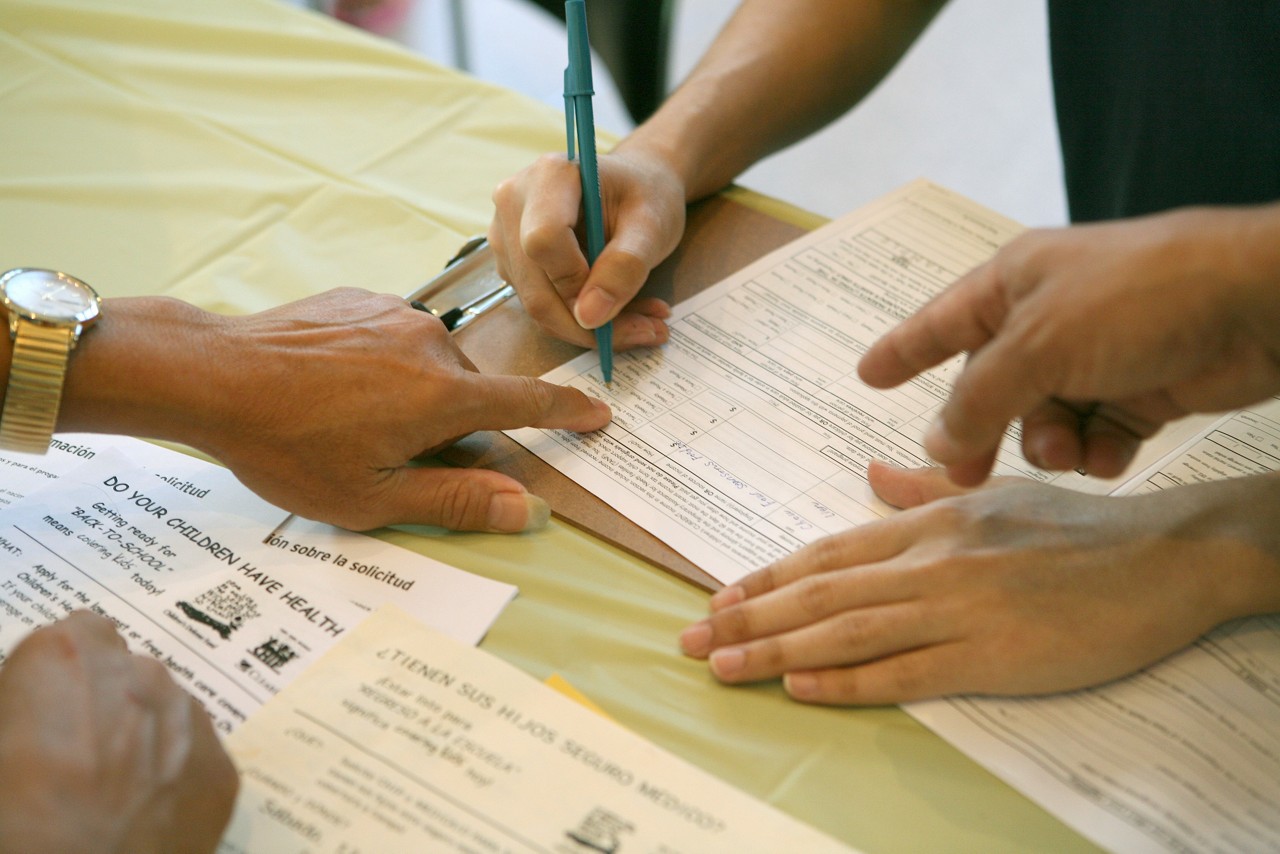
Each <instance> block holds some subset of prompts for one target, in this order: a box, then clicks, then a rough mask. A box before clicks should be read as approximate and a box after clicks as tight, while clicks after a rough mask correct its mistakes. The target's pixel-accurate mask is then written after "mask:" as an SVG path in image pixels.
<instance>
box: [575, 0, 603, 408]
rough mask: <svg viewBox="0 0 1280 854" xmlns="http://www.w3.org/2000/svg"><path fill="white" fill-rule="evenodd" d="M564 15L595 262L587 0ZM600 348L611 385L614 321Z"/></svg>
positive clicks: (599, 331) (599, 242)
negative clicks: (567, 33)
mask: <svg viewBox="0 0 1280 854" xmlns="http://www.w3.org/2000/svg"><path fill="white" fill-rule="evenodd" d="M564 16H565V24H566V25H567V26H568V31H569V67H568V68H566V69H565V70H564V125H565V128H564V129H565V137H566V138H567V140H568V149H569V160H573V159H574V139H575V138H576V139H577V155H578V157H577V159H578V169H579V172H580V173H581V174H582V207H583V212H584V216H585V218H586V222H587V264H588V265H590V266H595V263H596V259H597V258H599V257H600V253H601V252H602V251H603V250H604V211H603V209H602V208H601V205H600V171H599V169H598V168H597V164H596V125H595V115H594V113H593V112H592V108H591V96H592V95H594V94H595V89H594V87H593V84H592V81H591V44H590V42H589V41H588V38H587V5H586V2H585V0H565V4H564ZM596 349H597V350H599V351H600V373H601V374H602V375H603V376H604V382H605V385H610V384H611V383H612V382H613V322H612V321H610V322H609V323H606V324H604V325H603V326H599V327H596Z"/></svg>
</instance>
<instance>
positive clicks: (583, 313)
mask: <svg viewBox="0 0 1280 854" xmlns="http://www.w3.org/2000/svg"><path fill="white" fill-rule="evenodd" d="M617 302H618V301H617V300H616V299H614V298H613V297H612V296H611V295H609V294H608V293H607V292H605V291H602V290H600V288H592V289H591V290H589V291H587V292H586V293H585V294H582V295H581V296H579V297H578V299H577V301H575V302H574V304H573V318H574V320H576V321H578V325H579V326H581V327H582V328H583V329H595V328H596V327H597V326H600V325H601V324H603V323H604V322H605V320H607V319H608V318H609V312H611V311H613V307H614V305H615V304H617Z"/></svg>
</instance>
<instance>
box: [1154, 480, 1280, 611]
mask: <svg viewBox="0 0 1280 854" xmlns="http://www.w3.org/2000/svg"><path fill="white" fill-rule="evenodd" d="M1163 495H1166V496H1168V498H1169V500H1170V502H1171V503H1174V504H1175V505H1180V508H1179V507H1175V509H1173V510H1172V512H1171V513H1169V517H1168V518H1169V519H1170V520H1171V527H1169V528H1168V529H1166V534H1165V535H1166V536H1168V537H1169V538H1170V539H1172V540H1175V541H1181V542H1184V543H1186V544H1187V545H1188V546H1189V547H1194V546H1195V545H1196V544H1200V545H1202V546H1205V547H1206V548H1205V549H1204V553H1205V554H1208V555H1212V561H1211V565H1209V566H1206V567H1200V568H1199V569H1198V570H1197V571H1198V572H1199V573H1200V574H1201V577H1202V580H1203V582H1204V600H1205V602H1206V607H1207V608H1208V609H1209V613H1210V614H1211V615H1212V616H1213V618H1214V620H1213V624H1215V625H1216V624H1218V623H1223V622H1226V621H1227V620H1232V619H1237V618H1240V617H1248V616H1253V615H1257V614H1266V613H1276V612H1280V526H1277V525H1276V524H1275V522H1276V517H1275V514H1276V508H1277V507H1280V472H1268V473H1266V474H1257V475H1251V476H1245V477H1237V478H1232V479H1229V480H1224V481H1215V482H1212V483H1204V484H1195V485H1188V486H1184V487H1180V488H1178V489H1175V490H1171V491H1169V492H1167V493H1163ZM1162 512H1168V505H1165V506H1164V507H1163V508H1162ZM1206 570H1207V571H1206Z"/></svg>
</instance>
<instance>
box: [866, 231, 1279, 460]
mask: <svg viewBox="0 0 1280 854" xmlns="http://www.w3.org/2000/svg"><path fill="white" fill-rule="evenodd" d="M1277 247H1280V206H1270V207H1263V208H1254V209H1221V210H1208V209H1204V210H1200V209H1189V210H1184V211H1178V212H1174V213H1170V214H1162V215H1159V216H1152V217H1147V218H1143V219H1135V220H1126V221H1119V222H1115V223H1108V224H1102V225H1088V226H1077V227H1074V228H1067V229H1056V230H1046V231H1033V232H1029V233H1027V234H1025V235H1023V236H1021V237H1019V238H1017V239H1016V240H1014V241H1012V242H1010V243H1009V244H1008V245H1006V246H1005V247H1004V248H1003V249H1001V250H1000V251H999V252H998V253H997V254H996V256H995V257H994V258H993V259H992V260H991V261H990V262H988V263H987V264H984V265H982V266H981V267H979V268H977V269H976V270H974V271H973V272H972V273H969V274H968V275H966V276H964V277H962V278H961V279H960V280H958V281H957V282H956V283H955V284H954V285H952V286H951V287H950V288H949V289H948V290H947V291H945V292H944V293H943V294H941V295H940V296H938V297H937V298H936V299H934V300H933V301H931V302H930V303H929V304H928V305H926V306H925V307H924V308H922V309H921V310H920V311H919V312H917V313H916V314H915V315H913V316H912V317H910V318H908V319H907V320H905V321H904V322H903V323H902V324H901V325H899V326H898V327H897V328H896V329H894V330H892V331H891V332H889V333H888V334H887V335H885V336H884V337H883V338H881V339H880V340H879V341H878V342H876V344H875V345H874V346H873V347H872V348H871V349H870V350H868V351H867V353H866V355H865V356H864V357H863V358H862V360H861V362H860V364H859V366H858V372H859V374H860V375H861V377H862V378H863V379H864V380H865V381H866V382H867V383H869V384H870V385H872V386H875V387H877V388H888V387H891V386H894V385H897V384H899V383H902V382H905V381H906V380H908V379H910V378H911V377H913V376H915V375H916V374H918V373H920V372H921V371H923V370H926V369H927V368H929V367H932V366H933V365H936V364H938V363H940V362H942V361H943V360H945V359H948V358H950V357H951V356H954V355H956V354H957V353H961V352H967V353H968V354H969V357H968V360H967V362H966V364H965V366H964V369H963V371H962V372H961V374H960V376H959V378H958V379H957V381H956V384H955V387H954V389H953V390H952V393H951V396H950V399H949V400H948V401H947V403H946V405H945V406H944V407H943V409H942V411H941V413H940V414H939V417H938V419H937V421H936V422H935V424H934V426H933V429H932V430H931V431H930V433H929V434H928V436H927V439H926V442H925V447H926V449H927V450H928V451H929V453H930V455H931V456H933V458H934V459H936V460H937V461H938V462H940V463H942V464H944V465H946V466H947V468H948V471H949V473H950V474H951V475H952V477H953V479H955V480H956V482H957V483H960V484H962V485H974V484H976V483H979V482H981V480H982V479H983V478H985V477H986V476H987V474H988V473H989V472H990V470H991V466H992V463H993V461H994V458H995V453H996V450H997V448H998V446H999V443H1000V439H1001V437H1002V435H1003V433H1004V430H1005V429H1006V427H1007V426H1008V424H1009V423H1010V422H1011V421H1012V420H1013V419H1014V418H1017V417H1019V416H1023V417H1024V430H1023V440H1022V445H1023V451H1024V454H1025V456H1026V457H1027V459H1028V460H1030V461H1031V462H1032V463H1035V464H1037V465H1040V466H1041V467H1043V468H1047V469H1054V470H1065V469H1070V468H1083V469H1084V470H1085V471H1087V472H1089V473H1091V474H1096V475H1099V476H1102V477H1114V476H1116V475H1118V474H1120V473H1121V471H1123V469H1124V467H1125V466H1126V465H1127V464H1128V462H1129V461H1130V459H1131V458H1132V456H1133V454H1134V453H1135V451H1136V449H1137V447H1138V444H1139V443H1140V441H1141V440H1142V439H1143V438H1145V437H1148V436H1150V435H1152V434H1153V433H1154V432H1155V431H1156V430H1157V429H1158V428H1159V427H1160V426H1161V425H1163V424H1164V423H1165V422H1167V421H1170V420H1173V419H1175V418H1178V417H1181V416H1183V415H1185V414H1187V413H1189V412H1209V411H1223V410H1228V409H1233V408H1236V407H1239V406H1244V405H1247V404H1250V403H1254V402H1256V401H1258V400H1261V399H1263V398H1265V397H1266V396H1268V395H1270V394H1274V393H1276V392H1277V391H1280V333H1277V329H1280V324H1278V323H1277V321H1278V320H1280V289H1277V288H1276V282H1277V281H1280V249H1278V248H1277Z"/></svg>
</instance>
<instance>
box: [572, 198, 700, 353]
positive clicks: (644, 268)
mask: <svg viewBox="0 0 1280 854" xmlns="http://www.w3.org/2000/svg"><path fill="white" fill-rule="evenodd" d="M678 226H679V227H678V228H675V229H673V228H671V225H670V224H669V223H667V222H665V221H664V219H663V218H660V217H658V216H656V215H654V214H652V213H651V212H640V211H637V212H634V213H630V215H629V216H628V217H626V218H622V217H620V219H619V225H618V226H617V228H616V230H615V231H614V233H613V235H612V236H611V237H610V238H609V242H608V243H607V244H605V247H604V250H603V251H601V253H600V257H599V258H597V259H596V262H595V264H593V265H592V266H591V271H590V272H589V273H588V275H587V281H586V282H585V283H584V284H583V286H582V290H581V291H580V292H579V293H578V298H577V300H576V301H575V302H574V306H573V316H574V318H575V319H576V320H577V321H578V323H579V324H581V325H582V327H583V328H584V329H595V328H596V327H597V326H601V325H603V324H604V323H606V322H608V321H610V320H613V319H614V318H615V317H616V316H617V315H618V313H619V312H621V311H622V309H623V308H624V307H625V306H626V305H627V304H628V303H629V302H631V300H632V299H634V298H635V295H636V294H637V293H639V291H640V288H642V287H643V286H644V283H645V282H646V281H648V279H649V273H650V271H652V270H653V268H654V267H656V266H658V265H659V264H661V263H662V261H663V259H665V258H666V257H667V256H668V255H670V254H671V251H672V250H673V249H675V247H676V243H678V242H679V239H680V234H681V233H682V232H683V230H684V223H683V221H681V222H680V223H679V224H678Z"/></svg>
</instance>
